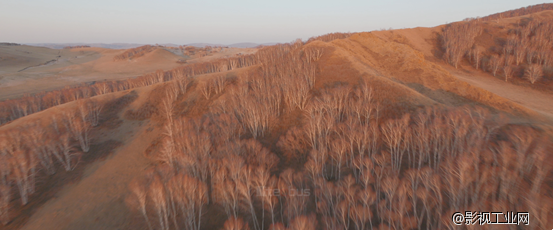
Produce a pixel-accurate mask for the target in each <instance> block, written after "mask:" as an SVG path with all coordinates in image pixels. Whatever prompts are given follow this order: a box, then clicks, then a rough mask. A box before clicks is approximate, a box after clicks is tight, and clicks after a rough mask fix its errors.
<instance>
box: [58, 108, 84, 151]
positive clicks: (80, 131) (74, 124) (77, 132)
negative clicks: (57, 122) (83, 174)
mask: <svg viewBox="0 0 553 230" xmlns="http://www.w3.org/2000/svg"><path fill="white" fill-rule="evenodd" d="M64 118H65V120H64V122H65V124H64V125H65V127H66V128H67V130H69V131H70V133H71V136H72V137H73V138H74V139H75V140H77V141H78V142H79V144H80V146H81V150H82V151H83V152H85V153H87V152H88V151H89V150H90V136H89V133H90V128H91V127H90V123H89V122H88V121H87V120H86V119H85V120H83V119H82V116H81V117H78V116H75V114H74V113H71V112H65V113H64Z"/></svg>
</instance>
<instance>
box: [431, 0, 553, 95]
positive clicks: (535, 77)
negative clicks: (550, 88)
mask: <svg viewBox="0 0 553 230" xmlns="http://www.w3.org/2000/svg"><path fill="white" fill-rule="evenodd" d="M551 7H552V5H551V4H542V5H536V6H530V7H527V8H522V9H519V10H515V11H512V12H505V13H502V14H498V15H495V16H490V17H486V18H482V19H486V20H482V19H467V20H465V21H464V22H457V23H452V24H449V25H447V26H446V27H445V28H444V30H443V34H442V40H443V41H442V45H443V49H444V51H445V53H444V55H443V58H444V60H445V61H447V62H448V63H450V64H451V65H453V66H455V67H456V68H457V67H458V65H459V63H461V61H462V60H463V58H464V57H466V58H467V60H468V61H470V62H472V63H473V65H474V67H475V68H476V69H478V68H479V66H484V67H487V69H485V70H486V71H489V72H490V73H492V74H493V75H494V76H496V75H497V74H498V73H501V72H502V73H503V74H502V76H503V77H504V78H505V81H507V80H509V79H511V78H513V79H525V80H527V81H529V82H530V83H531V84H532V85H534V83H536V82H540V80H541V79H542V78H543V77H544V70H546V69H550V68H551V66H552V65H553V59H552V58H553V49H552V48H551V47H552V46H551V44H552V42H553V40H552V39H551V34H552V33H553V23H552V21H551V19H550V18H548V17H539V16H538V15H530V16H529V17H524V18H517V19H516V21H517V23H513V24H510V25H508V28H505V26H503V25H494V24H491V23H490V22H489V20H487V19H490V20H491V19H496V18H500V17H513V16H520V15H523V14H527V13H535V12H540V11H543V10H548V9H551ZM482 28H484V30H483V31H484V32H481V31H482ZM489 37H492V38H493V39H494V42H495V44H490V43H489V39H490V38H489ZM484 48H485V49H484ZM500 70H502V71H500ZM547 74H548V76H546V77H547V78H548V79H544V80H547V82H544V83H543V84H547V85H550V84H551V83H550V79H549V78H551V74H550V73H547ZM540 88H544V87H540ZM545 88H547V86H546V87H545ZM545 88H544V89H545Z"/></svg>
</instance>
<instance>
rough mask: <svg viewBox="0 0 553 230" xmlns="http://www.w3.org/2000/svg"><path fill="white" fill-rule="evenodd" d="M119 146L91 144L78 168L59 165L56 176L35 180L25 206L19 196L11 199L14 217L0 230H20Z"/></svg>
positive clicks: (0, 227) (45, 176)
mask: <svg viewBox="0 0 553 230" xmlns="http://www.w3.org/2000/svg"><path fill="white" fill-rule="evenodd" d="M120 145H121V142H118V141H114V140H108V141H105V142H102V143H98V144H93V145H91V146H90V151H89V152H88V153H85V154H84V155H83V157H82V158H81V161H80V162H79V164H78V167H76V168H75V170H73V171H69V172H67V171H65V170H63V169H62V167H61V166H60V165H58V166H57V172H56V174H54V175H52V176H48V175H41V176H40V177H39V178H37V181H38V182H39V183H37V185H36V192H35V193H34V194H33V195H31V196H30V197H29V201H30V202H29V203H28V204H27V205H25V206H21V203H20V202H19V196H15V197H14V198H13V199H14V200H15V202H14V204H15V206H14V207H13V209H12V210H13V213H12V215H13V216H16V217H15V218H14V219H13V220H12V221H11V222H10V223H9V224H8V225H6V226H0V229H2V230H12V229H20V228H21V227H22V226H24V225H25V224H26V223H27V221H29V218H30V217H31V216H32V215H34V214H35V213H36V212H37V210H38V209H39V208H40V207H41V206H43V205H44V204H45V203H46V202H47V201H48V200H50V199H56V198H57V197H58V195H59V193H61V192H62V190H63V189H65V188H66V187H67V186H71V185H73V184H75V183H77V182H79V181H80V180H81V179H82V178H83V177H85V176H86V173H85V169H86V168H87V166H88V165H90V164H92V163H93V162H96V161H101V160H104V159H105V158H106V157H107V156H109V155H110V154H112V153H113V152H114V150H115V149H116V148H117V147H119V146H120ZM14 194H17V193H14Z"/></svg>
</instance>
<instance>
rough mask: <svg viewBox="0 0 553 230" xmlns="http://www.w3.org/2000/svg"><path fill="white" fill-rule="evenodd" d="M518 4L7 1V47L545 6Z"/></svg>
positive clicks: (187, 39) (251, 32) (428, 21)
mask: <svg viewBox="0 0 553 230" xmlns="http://www.w3.org/2000/svg"><path fill="white" fill-rule="evenodd" d="M541 3H543V2H539V1H520V0H518V1H514V0H456V1H449V0H418V1H413V0H378V1H376V0H340V1H338V0H334V1H327V0H279V1H268V0H257V1H256V0H195V1H190V0H156V1H153V0H148V1H145V0H93V1H90V0H88V1H83V0H48V1H46V0H0V42H15V43H78V42H82V43H140V44H156V43H158V44H164V43H173V44H178V45H180V44H189V43H216V44H232V43H239V42H254V43H268V42H291V41H293V40H295V39H298V38H301V39H304V40H305V39H308V38H310V37H313V36H318V35H323V34H327V33H332V32H362V31H372V30H379V29H388V28H393V29H401V28H412V27H433V26H438V25H441V24H445V23H449V22H454V21H460V20H463V19H465V18H469V17H477V16H487V15H490V14H494V13H498V12H503V11H507V10H512V9H517V8H520V7H525V6H529V5H535V4H541Z"/></svg>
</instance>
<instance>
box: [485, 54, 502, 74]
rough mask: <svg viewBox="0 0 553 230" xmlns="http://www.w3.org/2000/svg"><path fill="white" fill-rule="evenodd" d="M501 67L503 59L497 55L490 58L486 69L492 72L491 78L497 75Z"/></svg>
mask: <svg viewBox="0 0 553 230" xmlns="http://www.w3.org/2000/svg"><path fill="white" fill-rule="evenodd" d="M502 65H503V59H502V58H500V57H498V56H497V55H494V56H492V57H491V58H490V60H489V61H488V68H489V69H490V71H491V72H492V74H493V76H495V74H496V73H497V71H498V70H499V68H501V66H502Z"/></svg>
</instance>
